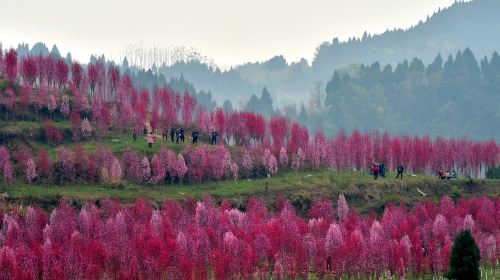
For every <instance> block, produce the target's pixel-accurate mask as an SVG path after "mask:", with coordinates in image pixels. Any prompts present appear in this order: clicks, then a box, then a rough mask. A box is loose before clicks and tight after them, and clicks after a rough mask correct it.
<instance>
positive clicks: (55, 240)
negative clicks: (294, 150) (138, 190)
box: [0, 195, 500, 280]
mask: <svg viewBox="0 0 500 280" xmlns="http://www.w3.org/2000/svg"><path fill="white" fill-rule="evenodd" d="M499 209H500V200H499V199H498V198H496V199H492V198H486V197H480V198H472V199H468V200H459V201H458V202H454V201H453V200H451V199H450V198H449V197H443V198H442V199H441V202H440V203H437V204H436V203H432V202H423V203H418V204H416V205H414V206H413V208H412V209H411V210H407V208H405V207H404V206H391V205H388V206H387V207H386V208H385V211H384V213H383V215H381V216H376V215H370V216H368V217H361V216H359V215H358V214H357V213H356V211H355V210H353V209H352V208H349V207H348V205H347V203H346V202H345V198H344V197H343V195H341V196H340V197H339V199H338V205H337V206H336V207H334V205H332V203H331V202H330V201H329V200H328V199H319V200H317V201H316V202H314V203H313V205H312V207H311V209H310V211H309V217H307V218H302V217H299V216H297V215H296V213H295V211H294V209H293V207H292V206H291V204H290V203H289V202H288V201H280V202H279V203H278V201H277V203H276V212H274V213H273V212H270V211H269V210H268V209H267V208H266V207H265V206H264V203H263V202H262V201H260V200H258V199H253V198H251V199H250V200H249V202H248V207H247V210H246V212H242V211H240V210H238V209H234V208H231V207H230V204H229V203H228V202H227V201H225V202H222V203H221V206H220V207H217V206H216V205H215V203H214V201H213V200H212V198H210V197H204V198H203V199H202V200H201V201H199V202H197V203H196V202H194V200H188V201H186V202H185V203H184V204H183V205H181V204H179V203H178V202H173V201H165V203H164V204H163V206H162V207H161V209H154V208H153V207H152V206H151V205H149V204H148V202H145V201H142V200H138V201H136V203H135V204H134V205H132V206H127V207H126V206H123V205H120V204H118V203H116V202H113V201H111V200H106V199H104V200H102V201H101V202H100V203H99V205H94V204H85V205H84V206H83V207H82V208H81V210H79V211H77V210H75V209H74V208H72V207H71V206H70V205H69V203H67V202H65V201H62V202H61V205H60V206H59V207H58V208H57V209H54V210H53V211H52V212H51V213H50V214H46V212H45V211H43V210H41V209H37V208H33V207H30V208H28V210H27V211H25V212H24V211H18V210H16V209H14V210H12V211H10V212H4V211H3V210H1V209H0V221H1V223H0V225H1V226H0V277H1V278H2V279H40V278H43V279H47V280H50V279H165V278H167V279H240V278H245V279H254V278H258V279H269V278H270V277H271V276H272V277H274V278H275V279H296V278H302V279H308V278H309V277H311V276H313V275H314V276H315V277H317V278H318V279H325V278H328V279H330V278H336V279H338V278H340V277H342V278H344V277H349V278H351V277H355V278H365V279H368V278H375V279H378V278H380V277H381V276H382V275H384V276H385V277H394V276H396V277H398V278H402V279H404V278H408V277H422V276H427V277H428V276H434V277H439V276H440V275H442V273H443V272H445V271H447V270H448V269H449V257H450V253H451V248H452V243H453V239H454V237H455V236H456V235H457V234H458V233H459V232H461V231H462V230H466V229H467V230H470V231H471V232H472V234H473V236H474V238H475V240H476V242H477V244H478V246H479V249H480V253H481V262H482V264H483V265H486V264H488V265H491V266H492V267H493V268H495V267H496V266H497V260H498V256H499V247H498V241H499V240H500V224H499V223H498V221H500V211H499Z"/></svg>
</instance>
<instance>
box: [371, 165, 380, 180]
mask: <svg viewBox="0 0 500 280" xmlns="http://www.w3.org/2000/svg"><path fill="white" fill-rule="evenodd" d="M378 171H379V163H378V162H376V163H374V164H373V166H372V173H373V179H375V180H377V178H378Z"/></svg>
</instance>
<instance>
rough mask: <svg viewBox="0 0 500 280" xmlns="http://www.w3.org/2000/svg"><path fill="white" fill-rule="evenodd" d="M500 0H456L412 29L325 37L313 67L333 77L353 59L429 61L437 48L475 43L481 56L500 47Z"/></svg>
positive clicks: (318, 74)
mask: <svg viewBox="0 0 500 280" xmlns="http://www.w3.org/2000/svg"><path fill="white" fill-rule="evenodd" d="M499 12H500V1H498V0H475V1H467V2H456V3H455V4H453V5H452V6H450V7H449V8H446V9H444V10H440V11H437V12H435V13H434V14H433V15H432V16H431V17H428V18H427V20H426V21H425V22H420V23H418V24H417V25H416V26H414V27H412V28H409V29H407V30H402V29H397V30H393V31H386V32H384V33H382V34H380V35H374V36H371V35H368V34H366V33H365V35H364V36H363V37H362V38H359V39H358V38H353V39H349V40H348V41H347V42H339V40H338V39H333V40H332V42H325V43H323V44H321V46H319V47H318V49H317V51H316V55H315V58H314V61H313V62H312V71H313V75H314V78H315V79H320V80H323V79H328V78H330V77H331V74H332V73H333V72H332V71H333V70H334V69H336V68H339V67H343V66H346V65H349V64H351V63H370V64H371V63H373V62H376V61H378V62H380V63H382V64H388V63H390V64H393V65H394V64H395V63H398V62H400V61H403V60H405V59H412V58H414V57H419V58H421V59H422V60H423V61H424V62H426V63H430V62H431V61H432V59H434V57H435V56H436V54H437V53H441V54H442V55H443V56H445V57H446V56H448V55H449V54H453V55H454V54H456V53H457V51H459V50H464V49H465V48H467V47H468V48H470V49H472V50H473V51H474V53H475V54H476V55H477V56H478V57H484V56H485V55H491V53H493V52H494V51H497V50H498V49H499V48H500V28H498V27H497V26H500V14H499Z"/></svg>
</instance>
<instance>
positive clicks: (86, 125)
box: [82, 118, 92, 138]
mask: <svg viewBox="0 0 500 280" xmlns="http://www.w3.org/2000/svg"><path fill="white" fill-rule="evenodd" d="M91 134H92V125H91V124H90V121H89V119H87V118H84V119H83V121H82V136H83V137H85V138H88V137H90V135H91Z"/></svg>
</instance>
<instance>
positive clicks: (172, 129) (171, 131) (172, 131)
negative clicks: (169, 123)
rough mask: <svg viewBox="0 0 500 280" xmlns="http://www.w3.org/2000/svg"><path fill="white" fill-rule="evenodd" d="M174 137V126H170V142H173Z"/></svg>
mask: <svg viewBox="0 0 500 280" xmlns="http://www.w3.org/2000/svg"><path fill="white" fill-rule="evenodd" d="M174 137H175V128H174V127H172V128H171V129H170V141H172V143H174Z"/></svg>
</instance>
